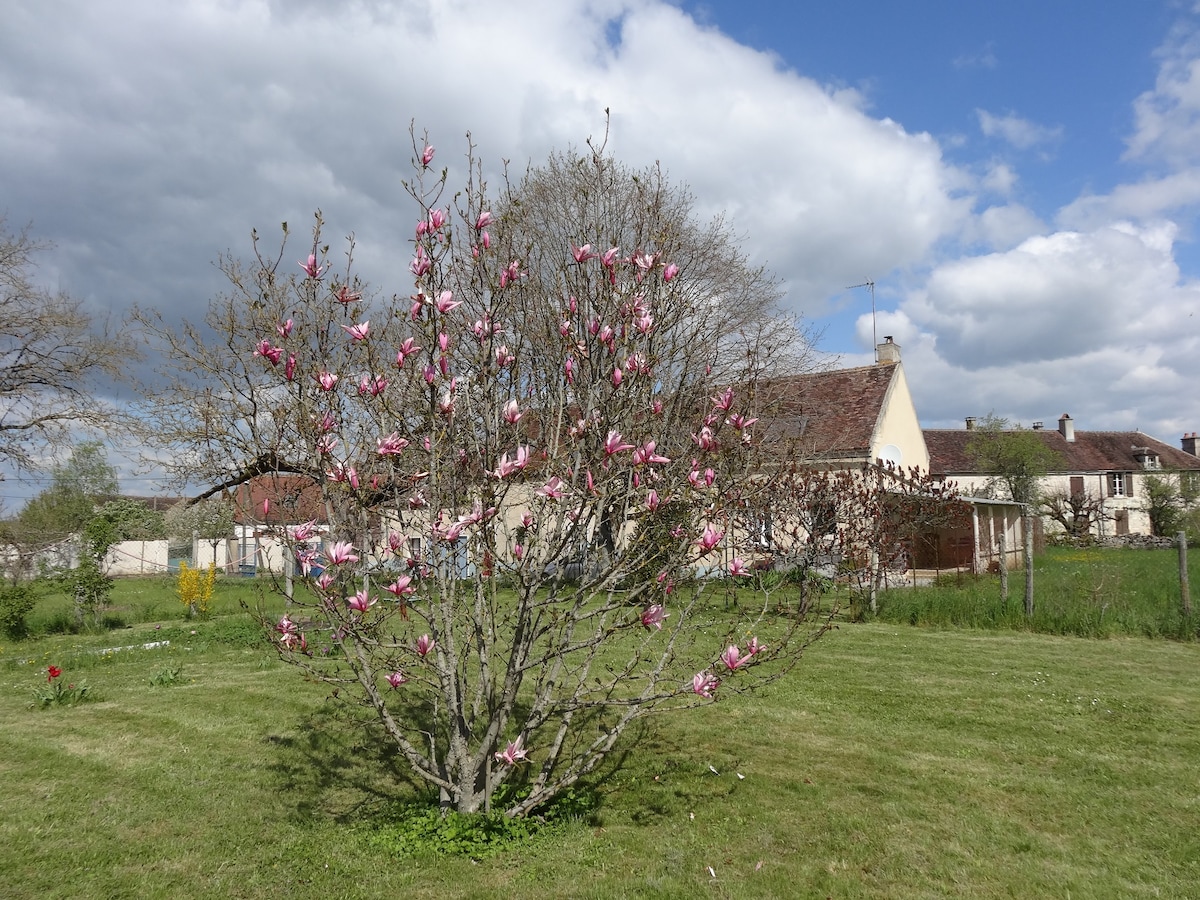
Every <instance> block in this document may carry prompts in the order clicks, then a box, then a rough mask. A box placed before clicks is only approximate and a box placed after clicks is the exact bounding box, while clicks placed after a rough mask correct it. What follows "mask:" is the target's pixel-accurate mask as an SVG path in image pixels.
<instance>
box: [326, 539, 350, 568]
mask: <svg viewBox="0 0 1200 900" xmlns="http://www.w3.org/2000/svg"><path fill="white" fill-rule="evenodd" d="M325 555H326V556H327V557H328V558H329V562H330V564H331V565H335V566H340V565H343V564H345V563H356V562H358V554H357V553H355V552H354V545H353V544H351V543H350V542H349V541H337V542H336V543H333V544H330V545H329V548H328V549H327V550H326V551H325Z"/></svg>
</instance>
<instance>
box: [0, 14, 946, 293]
mask: <svg viewBox="0 0 1200 900" xmlns="http://www.w3.org/2000/svg"><path fill="white" fill-rule="evenodd" d="M6 24H7V25H8V26H9V27H6V29H5V33H4V36H0V50H2V51H3V54H4V57H5V59H6V62H5V63H4V64H3V66H2V68H0V111H3V112H4V113H5V114H6V115H5V121H6V128H5V133H4V135H3V136H2V137H0V164H3V165H4V168H5V171H6V172H7V173H9V175H10V177H11V182H12V184H13V187H14V193H13V194H12V195H10V196H9V197H8V198H6V199H7V202H8V203H9V204H10V208H12V209H15V210H19V211H20V212H21V214H22V215H25V214H26V211H28V216H29V217H30V218H33V219H34V220H35V224H36V227H37V229H38V230H39V232H40V233H43V234H46V235H47V236H49V237H52V238H53V239H54V240H55V241H56V242H57V243H58V244H59V253H58V256H57V258H56V261H57V263H58V264H59V265H60V270H61V272H62V277H63V278H64V280H65V281H66V283H65V284H64V285H63V286H64V287H67V288H69V289H71V290H73V291H75V292H82V293H85V294H90V295H92V296H94V297H95V298H96V299H97V301H98V302H103V303H108V304H116V305H122V304H124V303H126V302H128V301H131V300H138V301H141V302H143V303H149V304H152V305H157V304H161V303H162V302H163V300H164V297H165V296H167V295H170V296H171V298H172V304H173V305H174V306H176V307H178V306H180V305H182V306H184V307H188V308H192V309H196V308H198V306H199V304H202V303H203V300H204V298H205V297H206V296H208V295H209V294H210V293H211V291H212V290H213V289H214V288H213V284H214V282H213V280H212V273H211V269H210V267H209V266H208V263H209V261H211V260H212V259H213V258H214V257H215V256H216V255H217V253H218V252H220V251H223V250H225V249H227V248H232V249H233V250H234V251H235V252H242V250H243V249H244V248H245V247H246V238H245V236H246V235H247V234H248V232H249V230H250V228H251V227H254V226H257V227H259V229H260V231H266V232H269V231H270V229H271V228H272V227H273V226H274V224H275V223H277V222H279V221H282V220H287V221H288V222H289V223H290V224H292V225H293V229H294V226H295V225H296V224H298V223H304V222H307V221H308V217H309V215H310V214H311V211H312V210H313V209H315V208H318V207H320V208H321V209H322V210H323V211H324V214H325V217H326V220H327V221H328V222H329V223H330V225H331V227H332V228H333V233H335V234H336V233H344V232H348V231H350V230H354V231H355V232H356V234H357V236H358V238H359V240H360V242H361V244H360V254H359V259H360V261H361V262H362V263H363V265H364V266H365V267H366V273H367V275H368V276H370V277H372V278H374V279H376V280H378V281H387V280H391V279H392V277H393V275H394V271H395V267H394V261H395V259H396V257H397V253H398V252H399V250H398V248H397V244H398V242H399V241H400V240H402V238H401V237H400V236H401V235H404V234H405V233H406V232H407V230H408V229H407V226H406V224H405V223H406V222H407V220H408V218H409V217H410V214H408V213H406V212H405V211H404V207H403V204H402V202H401V200H402V191H401V189H400V179H401V177H403V174H404V173H405V171H406V170H407V163H408V159H409V156H410V155H411V150H410V146H409V138H408V135H407V129H408V126H409V123H410V122H411V121H415V122H416V123H417V127H418V128H419V129H428V131H429V132H430V134H431V137H432V139H433V140H434V141H435V143H436V145H437V146H438V148H439V152H440V156H439V162H442V163H445V164H449V165H451V166H459V165H460V163H461V160H462V154H463V151H464V150H465V147H466V143H465V138H464V135H465V133H466V132H467V131H468V130H469V131H470V132H471V133H472V136H473V138H474V140H475V141H476V142H477V143H478V145H479V148H480V152H481V154H482V155H483V156H484V158H485V159H486V160H488V161H490V162H491V163H492V167H491V168H490V172H491V173H492V175H493V176H496V175H498V173H499V162H500V160H501V159H502V158H504V159H509V160H512V161H513V163H514V168H515V169H516V170H517V171H519V170H520V169H521V168H523V166H524V164H525V163H526V162H527V161H530V160H532V161H534V162H536V161H537V160H539V159H541V158H544V156H545V155H546V154H547V153H548V152H549V151H550V150H551V149H553V148H564V147H567V146H570V145H574V146H581V145H582V143H583V142H584V141H585V140H586V139H587V138H588V137H589V136H598V135H600V134H601V133H602V131H603V129H604V110H605V109H606V108H607V109H611V111H612V136H611V141H610V147H611V148H612V149H614V150H615V152H617V154H618V155H620V156H621V157H622V158H624V159H625V160H626V161H628V162H630V163H633V164H635V165H640V164H650V163H653V162H655V161H659V160H661V161H662V163H663V164H664V165H665V166H666V167H667V169H668V171H669V172H670V174H671V176H672V177H673V178H674V179H676V180H678V181H683V182H687V183H688V184H689V185H690V186H691V187H692V189H693V191H694V193H695V194H696V195H697V198H698V199H699V201H700V206H701V209H702V210H703V211H704V212H706V213H712V214H715V213H717V212H720V211H725V212H727V213H728V214H729V215H730V217H731V221H732V223H733V225H734V227H735V228H737V229H738V230H739V232H740V233H742V234H744V235H745V236H746V237H747V239H748V245H749V246H751V247H752V250H753V253H754V255H755V256H756V257H757V258H758V259H760V261H762V262H764V263H767V264H769V265H770V266H771V267H772V268H773V269H774V270H775V271H776V272H777V273H778V274H779V275H780V276H781V277H782V278H783V279H784V280H785V282H786V283H787V284H788V286H789V288H790V293H791V298H792V301H793V303H794V305H795V306H796V307H797V308H798V309H807V310H809V311H814V310H819V309H820V308H821V304H822V303H823V301H824V299H825V298H826V297H828V296H829V295H830V294H831V293H833V292H835V291H836V290H837V288H839V287H840V286H841V285H843V284H845V283H848V281H847V279H852V280H857V279H858V277H859V275H860V273H862V272H863V271H888V270H891V269H894V268H897V267H905V266H911V265H913V264H916V263H918V262H919V261H920V260H922V259H923V258H924V257H925V256H926V255H927V254H928V253H929V251H930V249H931V247H933V246H934V245H936V244H937V242H938V241H940V240H942V239H943V238H944V237H946V236H947V235H948V234H951V233H953V232H954V230H955V229H956V228H957V227H958V226H959V224H960V222H961V221H962V220H963V219H964V218H965V217H966V214H967V211H968V203H969V201H968V200H966V199H964V197H963V196H962V194H963V191H964V188H965V187H966V186H967V182H966V180H965V179H964V178H963V176H961V175H960V174H959V173H957V172H956V171H955V170H954V169H953V168H952V167H950V166H948V165H947V164H946V163H945V162H944V161H943V159H942V157H941V152H940V149H939V147H938V146H937V144H936V143H935V142H934V141H933V140H931V139H930V138H929V137H928V136H927V135H923V134H909V133H907V132H905V130H904V129H903V128H901V127H900V126H898V125H897V124H895V123H894V122H890V121H887V120H882V121H881V120H878V119H874V118H871V117H870V116H868V115H867V114H865V113H864V112H863V111H862V110H861V109H860V108H859V106H858V105H857V103H856V98H855V97H854V95H853V94H852V93H841V94H834V93H831V92H829V91H828V90H826V89H825V88H824V87H823V86H821V85H819V84H817V83H815V82H813V81H811V80H807V79H804V78H801V77H799V76H798V75H796V74H795V73H794V72H791V71H788V70H786V69H784V68H783V67H782V66H781V65H780V64H779V61H778V60H777V59H776V58H774V57H772V56H770V55H767V54H764V53H761V52H758V51H755V50H751V49H748V48H746V47H744V46H741V45H739V44H737V43H736V42H734V41H732V40H731V39H729V38H727V37H726V36H724V35H723V34H721V33H720V32H718V31H716V30H714V29H711V28H706V27H703V26H701V25H699V24H697V23H696V22H695V21H693V20H692V19H691V18H689V17H688V16H687V15H685V14H684V13H683V12H682V11H680V10H679V9H677V8H675V7H674V6H671V5H669V4H666V3H663V2H657V0H572V2H560V0H543V2H534V3H530V4H526V5H525V7H523V9H522V14H521V15H520V16H514V15H512V13H511V10H509V9H507V8H505V7H504V5H503V4H496V3H492V2H484V0H455V2H445V3H429V2H386V0H360V2H355V3H350V4H336V5H327V4H319V3H312V2H307V0H272V2H265V0H258V2H254V0H225V2H216V0H207V2H206V0H188V2H181V3H176V4H161V3H154V2H150V0H140V2H139V0H130V2H128V3H125V4H123V7H122V15H121V16H120V17H113V16H111V15H109V14H108V13H107V12H106V11H104V10H102V9H101V8H99V7H98V6H97V5H95V4H89V3H84V2H82V0H76V2H64V3H59V4H50V5H47V6H41V7H35V6H28V5H27V6H25V7H23V8H22V9H20V10H18V11H17V13H16V16H15V21H10V22H8V23H6ZM714 110H720V111H721V114H720V115H719V116H714V114H713V113H714ZM880 198H887V202H881V200H880ZM181 295H182V296H181Z"/></svg>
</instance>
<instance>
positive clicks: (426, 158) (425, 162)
mask: <svg viewBox="0 0 1200 900" xmlns="http://www.w3.org/2000/svg"><path fill="white" fill-rule="evenodd" d="M434 152H435V151H434V149H433V147H432V146H430V145H429V144H426V145H425V149H424V150H422V151H421V166H422V167H423V168H426V169H428V168H429V164H430V163H431V162H433V154H434Z"/></svg>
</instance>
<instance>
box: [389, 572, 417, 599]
mask: <svg viewBox="0 0 1200 900" xmlns="http://www.w3.org/2000/svg"><path fill="white" fill-rule="evenodd" d="M384 590H385V591H387V592H388V593H389V594H394V595H395V597H396V599H398V600H403V599H404V598H405V597H407V596H408V595H409V594H415V593H416V592H417V589H416V588H415V587H413V586H412V577H411V576H409V575H401V576H400V577H399V578H397V579H396V580H395V581H393V582H392V583H391V584H389V585H388V586H387V587H385V588H384Z"/></svg>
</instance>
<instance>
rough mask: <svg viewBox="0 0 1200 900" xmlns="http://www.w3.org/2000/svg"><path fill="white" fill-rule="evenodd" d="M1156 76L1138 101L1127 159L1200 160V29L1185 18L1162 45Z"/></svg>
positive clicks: (1178, 163) (1189, 162) (1180, 162)
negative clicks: (1152, 85)
mask: <svg viewBox="0 0 1200 900" xmlns="http://www.w3.org/2000/svg"><path fill="white" fill-rule="evenodd" d="M1157 55H1158V57H1159V59H1160V60H1161V64H1160V66H1159V71H1158V77H1157V79H1156V81H1155V84H1154V87H1153V88H1152V89H1151V90H1148V91H1146V92H1145V93H1143V94H1141V95H1140V96H1139V97H1138V98H1137V100H1136V101H1135V102H1134V106H1133V111H1134V122H1135V127H1134V131H1133V134H1132V135H1131V136H1130V137H1129V140H1128V142H1127V149H1126V153H1125V156H1126V158H1127V159H1147V160H1152V161H1160V162H1165V163H1166V164H1167V165H1168V166H1170V167H1172V168H1182V167H1185V166H1190V165H1194V164H1196V163H1197V162H1200V149H1198V147H1200V143H1198V141H1200V31H1197V29H1196V26H1195V24H1194V23H1193V22H1192V21H1190V20H1184V21H1181V22H1180V23H1179V24H1178V25H1176V27H1175V28H1174V29H1173V30H1172V32H1171V34H1170V36H1169V37H1168V39H1167V41H1166V42H1165V43H1164V44H1163V46H1162V47H1161V48H1160V49H1159V51H1158V54H1157Z"/></svg>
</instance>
